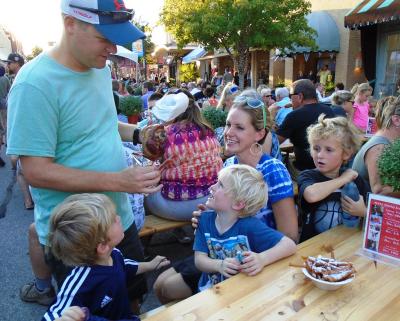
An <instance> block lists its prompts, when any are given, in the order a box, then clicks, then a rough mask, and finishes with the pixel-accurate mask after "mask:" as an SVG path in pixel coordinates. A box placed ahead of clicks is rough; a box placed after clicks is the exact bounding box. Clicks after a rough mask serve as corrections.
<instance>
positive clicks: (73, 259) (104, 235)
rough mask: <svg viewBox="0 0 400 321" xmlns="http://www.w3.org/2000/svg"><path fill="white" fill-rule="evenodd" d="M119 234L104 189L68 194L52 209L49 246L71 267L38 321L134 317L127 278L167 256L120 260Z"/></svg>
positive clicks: (163, 261)
mask: <svg viewBox="0 0 400 321" xmlns="http://www.w3.org/2000/svg"><path fill="white" fill-rule="evenodd" d="M123 237H124V232H123V228H122V226H121V222H120V218H119V216H118V215H117V214H116V209H115V206H114V204H113V203H112V201H111V200H110V199H109V198H108V197H107V196H105V195H104V194H76V195H72V196H70V197H68V198H66V199H65V201H64V202H63V203H61V204H60V205H59V206H58V207H56V208H55V210H54V212H53V215H52V218H51V222H50V234H49V246H50V248H51V251H52V253H53V255H54V256H55V257H56V258H57V259H59V260H61V261H62V262H63V263H64V264H65V265H67V266H74V267H75V268H74V269H73V270H72V271H71V272H70V274H69V275H68V277H67V278H66V279H65V281H64V283H63V285H62V286H61V289H60V290H59V293H58V294H57V299H56V302H55V303H54V304H53V305H51V306H50V308H49V310H48V311H47V312H46V314H45V315H44V317H43V319H42V321H43V320H44V321H50V320H57V321H67V320H68V321H89V320H90V321H106V320H110V319H111V320H121V321H122V320H124V321H125V320H126V321H127V320H139V318H138V317H137V316H135V315H134V314H133V313H132V311H131V308H130V304H129V299H128V291H127V283H129V282H130V280H131V279H132V278H133V277H134V276H135V275H136V274H140V273H144V272H147V271H152V270H154V269H157V268H160V267H163V266H166V265H168V264H169V261H168V260H167V259H166V258H165V257H162V256H157V257H155V258H154V259H153V260H152V261H150V262H144V263H138V262H136V261H133V260H129V259H124V258H123V256H122V254H121V252H120V251H119V250H117V249H116V248H115V246H116V245H118V244H119V242H121V240H122V239H123Z"/></svg>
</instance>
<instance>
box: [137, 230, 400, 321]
mask: <svg viewBox="0 0 400 321" xmlns="http://www.w3.org/2000/svg"><path fill="white" fill-rule="evenodd" d="M361 242H362V232H361V231H359V230H356V229H349V228H346V227H343V226H339V227H337V228H334V229H332V230H329V231H327V232H325V233H322V234H320V235H318V236H316V237H314V238H312V239H310V240H308V241H306V242H303V243H301V244H299V245H298V251H297V253H296V254H295V255H293V256H291V257H289V258H286V259H284V260H281V261H279V262H276V263H274V264H272V265H270V266H267V267H266V268H264V270H263V271H262V272H261V273H260V274H258V275H257V276H254V277H249V276H246V275H244V274H239V275H237V276H235V277H232V278H230V279H228V280H226V281H224V282H222V283H220V284H219V291H218V292H217V291H216V290H215V289H209V290H206V291H204V292H201V293H198V294H197V295H194V296H192V297H190V298H188V299H186V300H183V301H181V302H178V303H176V304H174V305H172V306H170V307H168V308H166V309H165V310H163V311H161V312H159V313H157V314H155V315H152V316H149V317H148V318H146V319H145V320H146V321H156V320H160V321H203V320H204V321H205V320H215V321H235V320H241V321H255V320H272V321H281V320H292V321H294V320H296V321H300V320H303V321H313V320H318V321H342V320H346V321H351V320H357V321H381V320H387V321H395V320H400V269H399V268H395V267H392V266H388V265H384V264H381V263H377V266H376V267H375V265H374V262H373V261H371V260H369V259H367V258H365V257H362V256H358V255H356V254H355V253H356V252H357V250H358V249H359V248H360V247H361ZM330 246H332V247H333V248H334V253H335V256H336V258H337V259H341V260H347V261H351V262H353V263H354V265H355V268H356V270H357V274H356V277H355V279H354V281H353V282H352V283H350V284H348V285H346V286H344V287H342V288H340V289H338V290H336V291H323V290H320V289H318V288H316V287H314V285H313V284H312V283H311V281H309V280H308V279H306V278H305V277H304V275H303V273H302V272H301V269H300V268H294V267H290V266H289V263H301V262H302V259H301V256H309V255H314V256H315V255H318V254H321V255H324V256H329V254H328V253H327V252H326V251H325V249H326V248H328V247H330Z"/></svg>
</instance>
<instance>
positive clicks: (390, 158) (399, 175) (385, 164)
mask: <svg viewBox="0 0 400 321" xmlns="http://www.w3.org/2000/svg"><path fill="white" fill-rule="evenodd" d="M378 170H379V175H380V177H381V181H382V183H383V184H384V185H389V186H392V187H393V190H394V191H395V192H398V191H400V139H397V140H396V141H395V142H394V143H393V144H392V145H390V146H387V147H386V148H385V150H384V151H383V153H382V154H381V156H380V157H379V159H378Z"/></svg>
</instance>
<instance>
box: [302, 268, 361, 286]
mask: <svg viewBox="0 0 400 321" xmlns="http://www.w3.org/2000/svg"><path fill="white" fill-rule="evenodd" d="M302 271H303V273H304V275H305V276H306V277H307V278H309V279H310V280H311V281H312V283H314V285H315V286H316V287H317V288H320V289H321V290H326V291H334V290H337V289H339V288H340V287H342V286H343V285H346V284H349V283H351V282H352V281H353V280H354V278H355V277H354V276H353V277H352V278H349V279H347V280H344V281H340V282H328V281H324V280H320V279H316V278H315V277H313V276H312V275H311V274H310V273H308V271H307V269H306V268H303V269H302Z"/></svg>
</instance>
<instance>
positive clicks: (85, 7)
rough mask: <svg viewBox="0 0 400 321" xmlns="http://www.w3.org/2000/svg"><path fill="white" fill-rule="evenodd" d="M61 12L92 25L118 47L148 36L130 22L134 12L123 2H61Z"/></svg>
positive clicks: (65, 0) (100, 0) (86, 0)
mask: <svg viewBox="0 0 400 321" xmlns="http://www.w3.org/2000/svg"><path fill="white" fill-rule="evenodd" d="M61 11H62V12H63V13H64V14H66V15H69V16H72V17H74V18H76V19H78V20H81V21H84V22H87V23H90V24H92V25H93V26H94V27H95V28H96V30H97V31H98V32H100V33H101V34H102V35H103V36H104V37H105V38H106V39H108V40H109V41H110V42H112V43H113V44H116V45H121V46H124V45H127V44H130V43H132V42H134V41H136V40H138V39H143V38H145V37H146V35H145V34H144V33H143V32H142V31H141V30H139V29H138V28H137V27H136V26H135V25H133V24H132V23H131V22H130V21H131V19H132V18H133V13H134V12H133V10H131V9H126V7H125V4H124V1H123V0H61Z"/></svg>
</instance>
